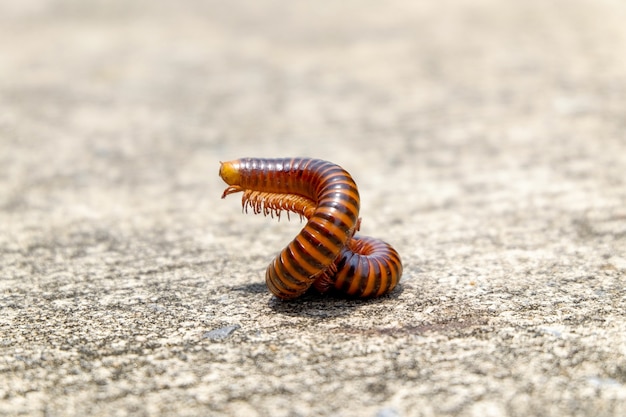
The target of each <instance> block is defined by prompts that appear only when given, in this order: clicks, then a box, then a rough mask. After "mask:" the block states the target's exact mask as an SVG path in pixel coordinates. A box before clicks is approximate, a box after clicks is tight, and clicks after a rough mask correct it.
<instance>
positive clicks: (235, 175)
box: [220, 161, 241, 186]
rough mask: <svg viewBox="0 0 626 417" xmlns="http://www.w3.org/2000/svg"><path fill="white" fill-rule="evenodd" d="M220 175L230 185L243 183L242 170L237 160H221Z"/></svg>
mask: <svg viewBox="0 0 626 417" xmlns="http://www.w3.org/2000/svg"><path fill="white" fill-rule="evenodd" d="M220 177H222V179H223V180H224V182H225V183H226V184H228V185H232V186H237V185H241V172H240V171H239V163H238V162H237V161H229V162H220Z"/></svg>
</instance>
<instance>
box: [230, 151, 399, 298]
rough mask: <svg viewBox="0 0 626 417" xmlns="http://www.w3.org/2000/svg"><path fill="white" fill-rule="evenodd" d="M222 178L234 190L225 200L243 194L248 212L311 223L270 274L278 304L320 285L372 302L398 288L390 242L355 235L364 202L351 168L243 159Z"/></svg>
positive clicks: (323, 163) (290, 160)
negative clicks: (292, 216)
mask: <svg viewBox="0 0 626 417" xmlns="http://www.w3.org/2000/svg"><path fill="white" fill-rule="evenodd" d="M220 176H221V177H222V179H224V181H225V182H226V183H227V184H228V185H229V187H228V188H227V189H226V190H225V191H224V194H223V195H222V198H224V197H226V196H227V195H229V194H232V193H235V192H240V191H242V192H243V197H242V203H243V206H244V209H247V208H248V207H252V208H253V210H254V212H255V213H263V214H266V215H267V214H272V215H274V214H276V215H278V216H280V213H281V211H282V210H286V211H287V212H295V213H297V214H299V215H300V216H303V217H306V218H307V219H308V221H307V224H306V226H305V227H304V228H303V229H302V230H301V231H300V233H299V234H298V235H297V236H296V237H295V239H294V240H292V241H291V243H289V245H287V247H285V248H284V249H283V250H282V251H281V252H280V254H279V255H278V256H277V257H276V258H275V259H274V260H273V261H272V263H271V264H270V265H269V267H268V268H267V272H266V282H267V286H268V288H269V289H270V291H271V292H272V293H273V294H274V295H276V296H277V297H279V298H282V299H289V298H295V297H298V296H300V295H302V294H303V293H304V292H306V291H307V290H308V289H309V288H310V287H311V286H312V285H315V287H316V288H317V289H318V290H320V291H322V292H323V291H326V290H327V289H329V288H330V287H334V288H336V289H337V290H340V291H343V292H345V293H347V294H349V295H355V296H360V297H370V296H378V295H382V294H385V293H387V292H389V291H391V290H392V289H393V288H394V287H395V285H396V284H397V283H398V280H399V278H400V275H401V274H402V264H401V262H400V257H399V255H398V253H397V252H396V251H395V250H394V249H393V248H392V247H391V246H389V245H388V244H386V243H384V242H382V241H379V240H376V239H372V238H364V237H355V236H354V233H355V232H356V231H357V230H358V228H359V223H360V219H359V204H360V198H359V192H358V189H357V187H356V184H355V182H354V180H353V179H352V177H351V176H350V174H348V172H346V171H345V170H344V169H343V168H341V167H339V166H338V165H335V164H332V163H330V162H326V161H322V160H319V159H310V158H284V159H262V158H243V159H238V160H235V161H230V162H224V163H222V165H221V167H220Z"/></svg>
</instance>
